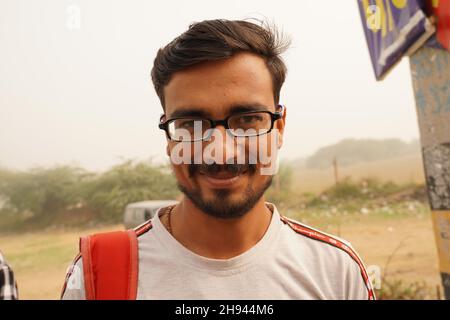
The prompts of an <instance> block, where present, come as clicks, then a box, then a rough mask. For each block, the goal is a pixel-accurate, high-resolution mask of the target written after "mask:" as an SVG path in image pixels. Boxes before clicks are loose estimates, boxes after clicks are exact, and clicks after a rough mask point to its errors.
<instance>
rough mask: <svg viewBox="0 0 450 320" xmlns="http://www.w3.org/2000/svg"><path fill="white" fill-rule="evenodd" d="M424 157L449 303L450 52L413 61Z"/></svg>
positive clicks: (423, 52)
mask: <svg viewBox="0 0 450 320" xmlns="http://www.w3.org/2000/svg"><path fill="white" fill-rule="evenodd" d="M410 68H411V75H412V82H413V87H414V96H415V100H416V111H417V117H418V122H419V131H420V141H421V145H422V157H423V163H424V170H425V176H426V183H427V192H428V198H429V201H430V206H431V210H432V220H433V228H434V234H435V240H436V246H437V250H438V255H439V268H440V272H441V277H442V284H443V287H444V294H445V298H446V299H447V300H450V52H448V51H445V50H441V49H435V48H427V47H423V48H421V49H419V50H418V51H417V52H416V53H415V54H413V55H412V56H411V57H410Z"/></svg>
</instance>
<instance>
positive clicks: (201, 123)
mask: <svg viewBox="0 0 450 320" xmlns="http://www.w3.org/2000/svg"><path fill="white" fill-rule="evenodd" d="M278 108H279V111H277V112H275V113H273V112H270V111H266V110H260V111H258V110H256V111H245V112H241V113H237V114H232V115H229V116H228V117H226V118H225V119H222V120H212V119H206V118H202V117H175V118H172V119H168V120H166V121H164V122H161V121H162V119H163V117H164V114H163V115H161V119H160V123H159V125H158V127H159V128H160V129H161V130H164V131H165V132H166V135H167V137H168V138H169V139H170V140H172V141H177V142H195V141H207V140H209V139H210V138H211V135H212V132H213V130H212V129H214V128H216V127H217V126H218V125H222V126H224V127H225V129H227V132H229V133H230V134H231V135H232V136H234V137H255V136H260V135H263V134H267V133H269V132H270V131H271V130H272V129H273V124H274V122H275V121H276V120H278V119H281V118H282V116H283V111H284V106H283V105H278Z"/></svg>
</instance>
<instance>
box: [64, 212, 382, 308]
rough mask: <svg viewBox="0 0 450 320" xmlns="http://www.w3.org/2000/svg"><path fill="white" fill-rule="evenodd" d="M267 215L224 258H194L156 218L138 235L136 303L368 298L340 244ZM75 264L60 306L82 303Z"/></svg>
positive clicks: (78, 263) (366, 284)
mask: <svg viewBox="0 0 450 320" xmlns="http://www.w3.org/2000/svg"><path fill="white" fill-rule="evenodd" d="M267 205H268V206H269V208H271V209H272V211H273V213H272V218H271V222H270V225H269V227H268V229H267V231H266V233H265V234H264V236H263V237H262V238H261V240H260V241H259V242H258V243H257V244H256V245H254V246H253V247H252V248H250V249H249V250H247V251H246V252H244V253H242V254H240V255H238V256H236V257H233V258H230V259H210V258H206V257H203V256H200V255H198V254H196V253H194V252H192V251H190V250H189V249H187V248H186V247H184V246H183V245H182V244H180V243H179V242H178V241H177V240H176V239H175V238H174V237H173V236H172V235H171V234H170V233H169V232H168V231H167V229H166V228H165V227H164V225H163V224H162V223H161V220H160V219H159V211H158V213H157V214H155V216H154V217H153V218H152V219H151V220H149V222H147V224H150V225H151V228H150V229H149V230H148V231H147V232H145V233H143V234H141V235H140V236H138V246H139V250H138V253H139V275H138V279H139V280H138V292H137V299H237V300H241V299H242V300H244V299H369V298H370V297H372V295H373V291H372V287H371V284H370V281H369V280H368V278H367V273H366V271H365V269H364V266H363V264H362V262H361V261H360V259H359V257H358V256H357V254H356V253H355V252H354V250H353V249H352V248H351V245H350V244H349V243H348V242H345V241H344V240H342V239H339V238H337V237H334V236H330V235H328V234H325V233H323V232H319V231H317V230H315V229H312V228H310V227H308V226H305V225H303V224H301V223H299V222H297V221H295V220H292V219H287V218H285V217H282V216H280V214H279V213H278V210H277V208H276V207H275V206H274V205H273V204H271V203H267ZM82 268H83V266H82V259H81V258H78V259H76V260H75V262H74V265H73V266H72V268H71V271H69V272H70V274H69V275H68V277H67V279H68V280H67V281H66V289H65V291H64V293H63V297H62V298H63V299H84V298H85V293H84V284H83V282H84V281H83V272H82Z"/></svg>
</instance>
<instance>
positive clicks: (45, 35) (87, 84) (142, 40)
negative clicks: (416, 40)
mask: <svg viewBox="0 0 450 320" xmlns="http://www.w3.org/2000/svg"><path fill="white" fill-rule="evenodd" d="M78 9H79V10H80V25H79V26H80V28H79V29H77V28H76V26H77V24H76V19H75V20H73V19H71V18H72V17H76V11H77V10H78ZM249 17H256V18H264V17H265V18H267V19H268V20H270V21H272V22H274V23H275V24H276V25H278V26H279V27H280V28H282V29H283V30H284V32H285V33H286V34H288V35H289V36H290V37H291V38H292V40H293V43H292V47H291V48H290V50H289V51H288V52H287V53H286V54H285V56H284V58H285V61H286V63H287V65H288V69H289V73H288V77H287V81H286V83H285V86H284V88H283V90H282V94H281V102H282V103H284V104H286V105H287V108H288V109H287V120H286V133H285V134H286V136H285V144H284V146H283V150H282V157H285V158H294V157H300V156H305V155H308V154H310V153H312V152H314V151H315V150H316V149H317V148H318V147H321V146H323V145H325V144H330V143H334V142H337V141H339V140H341V139H343V138H347V137H354V138H368V137H370V138H385V137H398V138H402V139H405V140H410V139H412V138H416V137H418V135H419V134H418V126H417V120H416V114H415V106H414V99H413V91H412V84H411V79H410V72H409V63H408V61H407V59H404V60H403V62H402V63H400V65H398V66H397V68H396V69H395V70H394V71H393V72H392V73H391V74H390V75H389V76H388V78H387V79H386V80H384V81H383V82H380V83H377V82H376V81H375V79H374V76H373V72H372V68H371V64H370V60H369V55H368V51H367V47H366V42H365V39H364V34H363V30H362V26H361V21H360V18H359V15H358V8H357V5H356V0H342V1H336V0H322V1H318V0H309V1H306V0H300V1H292V0H291V1H280V0H278V1H273V0H271V1H261V0H246V1H243V0H239V1H232V0H227V1H193V0H192V1H174V0H170V1H150V0H146V1H125V0H117V1H111V0H108V1H106V0H105V1H103V0H90V1H87V0H85V1H81V0H78V1H77V0H72V1H62V0H52V1H51V0H40V1H22V0H20V1H19V0H0V166H6V167H8V168H18V169H25V168H29V167H32V166H36V165H43V166H51V165H54V164H77V165H81V166H83V167H85V168H88V169H91V170H98V169H105V168H107V167H109V166H111V165H113V164H116V163H118V162H120V161H122V159H123V158H127V159H128V158H136V159H145V158H148V157H151V156H153V157H155V159H156V160H164V159H166V156H165V152H164V150H165V148H164V146H165V137H164V135H163V132H162V131H160V130H159V129H158V128H157V122H158V119H159V115H160V114H161V112H162V109H161V107H160V104H159V100H158V98H157V96H156V94H155V92H154V89H153V87H152V84H151V80H150V76H149V74H150V69H151V67H152V63H153V59H154V57H155V54H156V51H157V49H158V48H159V47H162V46H164V45H165V44H167V43H168V42H169V41H171V40H172V39H173V38H174V37H175V36H177V35H179V34H180V33H182V32H183V31H185V30H186V29H187V27H188V25H189V24H190V23H191V22H195V21H201V20H205V19H214V18H227V19H242V18H249ZM73 27H75V29H74V28H73Z"/></svg>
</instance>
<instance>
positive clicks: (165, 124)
mask: <svg viewBox="0 0 450 320" xmlns="http://www.w3.org/2000/svg"><path fill="white" fill-rule="evenodd" d="M278 108H280V111H275V112H271V111H269V110H251V111H244V112H240V113H236V114H231V115H229V116H227V117H226V118H225V119H221V120H220V119H219V120H213V119H207V118H201V117H192V118H189V119H198V120H206V121H209V123H210V124H211V127H210V128H208V129H214V128H216V127H217V126H218V125H222V126H223V127H224V128H225V129H227V130H229V132H230V133H231V134H232V135H233V136H234V137H237V138H247V137H251V136H239V135H238V136H236V135H234V134H233V133H232V130H233V129H231V128H230V127H229V126H228V120H229V119H230V118H232V117H235V116H240V115H246V114H252V113H261V112H264V113H267V114H270V118H271V124H270V129H269V130H268V131H266V132H263V133H261V134H256V135H254V136H252V137H256V136H262V135H265V134H268V133H269V132H270V131H272V129H273V125H274V123H275V121H277V120H279V119H281V118H282V117H283V112H284V105H282V104H279V105H278ZM164 116H165V114H164V113H163V114H162V115H161V117H160V119H159V121H160V123H159V124H158V128H159V129H161V130H164V132H165V133H166V137H167V138H168V139H169V140H172V141H176V142H195V141H206V140H207V139H208V138H209V137H206V138H205V137H202V138H201V139H198V140H192V141H183V140H176V139H173V138H172V137H171V136H170V134H169V132H168V130H167V129H168V125H169V123H170V122H172V121H174V120H179V119H186V118H188V117H175V118H171V119H167V120H166V121H164V122H161V120H162V118H163V117H164Z"/></svg>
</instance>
